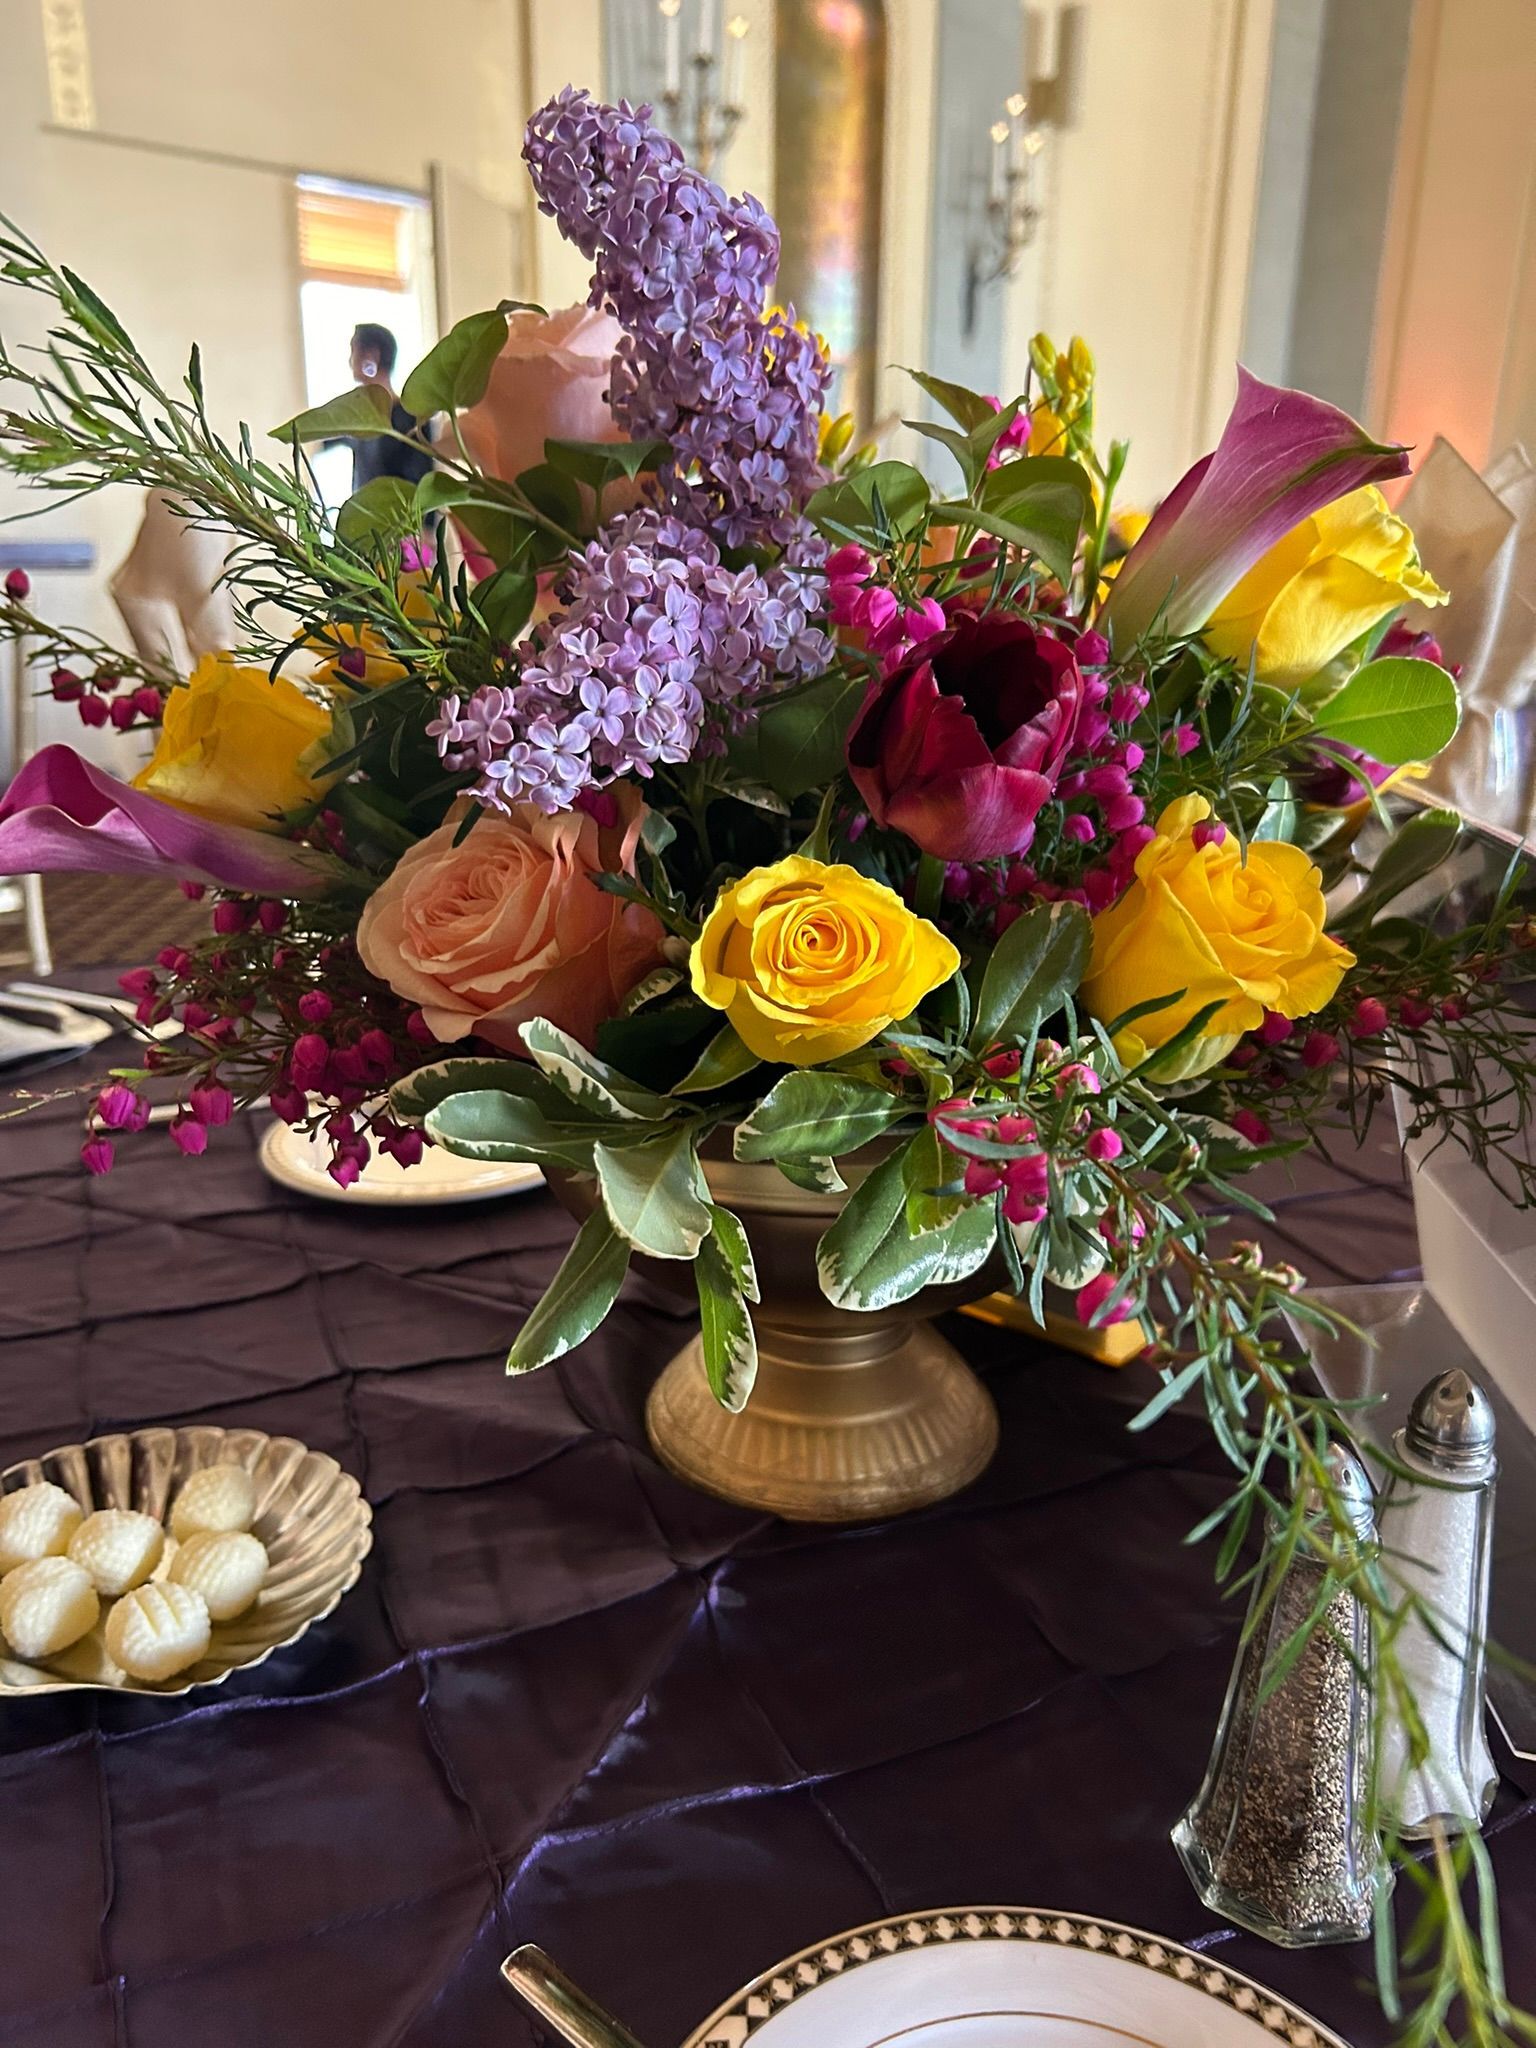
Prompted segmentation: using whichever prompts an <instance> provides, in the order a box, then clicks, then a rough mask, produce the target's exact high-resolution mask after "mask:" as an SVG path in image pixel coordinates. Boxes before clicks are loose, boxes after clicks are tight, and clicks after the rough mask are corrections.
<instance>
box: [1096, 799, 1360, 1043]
mask: <svg viewBox="0 0 1536 2048" xmlns="http://www.w3.org/2000/svg"><path fill="white" fill-rule="evenodd" d="M1210 815H1211V807H1210V805H1209V804H1208V803H1207V802H1206V800H1205V798H1204V797H1203V796H1185V797H1180V798H1179V800H1178V801H1177V802H1176V803H1171V804H1169V806H1168V807H1167V809H1166V810H1165V811H1164V812H1163V815H1162V816H1161V817H1160V818H1159V819H1158V821H1157V837H1156V838H1155V839H1154V840H1153V841H1152V843H1151V844H1150V845H1149V846H1146V847H1143V849H1142V851H1141V852H1140V854H1138V856H1137V859H1136V879H1135V881H1134V882H1132V884H1131V886H1130V888H1129V889H1127V890H1126V892H1125V894H1124V895H1123V896H1122V897H1121V898H1120V901H1119V902H1118V903H1116V904H1114V905H1112V906H1111V908H1110V909H1108V910H1105V911H1102V912H1101V913H1100V915H1099V916H1097V917H1096V918H1095V919H1094V920H1093V956H1092V958H1091V960H1090V961H1089V964H1088V974H1087V978H1086V979H1085V980H1084V982H1083V991H1082V993H1083V1000H1084V1002H1085V1003H1086V1004H1087V1006H1088V1008H1089V1009H1090V1010H1091V1011H1092V1013H1093V1014H1094V1016H1096V1017H1098V1018H1100V1019H1101V1020H1103V1021H1104V1022H1105V1023H1113V1022H1114V1020H1115V1018H1116V1017H1120V1016H1123V1015H1124V1014H1125V1012H1126V1011H1127V1010H1130V1009H1134V1007H1135V1006H1136V1004H1138V1003H1144V1002H1149V1001H1150V1000H1151V999H1152V998H1153V997H1154V996H1164V995H1172V994H1174V992H1175V991H1176V990H1178V989H1183V991H1184V993H1183V995H1182V996H1180V998H1179V1000H1178V1001H1177V1002H1175V1003H1170V1004H1169V1005H1168V1007H1167V1008H1166V1009H1163V1010H1154V1011H1153V1012H1152V1013H1151V1015H1150V1016H1146V1017H1140V1018H1138V1019H1137V1020H1136V1022H1135V1024H1134V1025H1132V1026H1129V1027H1128V1028H1127V1029H1126V1030H1124V1031H1122V1032H1121V1033H1120V1034H1119V1037H1118V1038H1117V1041H1116V1049H1117V1050H1118V1051H1119V1053H1120V1056H1121V1058H1122V1059H1124V1060H1125V1061H1127V1063H1134V1062H1135V1061H1137V1060H1139V1059H1142V1058H1144V1057H1145V1055H1146V1054H1147V1053H1148V1052H1149V1051H1150V1050H1152V1049H1153V1048H1154V1047H1156V1046H1159V1045H1165V1044H1166V1043H1167V1042H1168V1040H1169V1039H1170V1038H1172V1037H1173V1035H1174V1033H1175V1032H1177V1031H1180V1030H1182V1028H1183V1027H1184V1025H1186V1024H1187V1023H1188V1022H1189V1020H1190V1018H1191V1017H1193V1016H1194V1015H1195V1013H1196V1011H1197V1010H1203V1009H1204V1008H1205V1006H1206V1004H1207V1003H1213V1002H1219V1003H1220V1004H1221V1008H1220V1009H1219V1010H1218V1011H1217V1012H1216V1014H1215V1016H1213V1017H1212V1018H1211V1019H1210V1021H1209V1022H1208V1023H1207V1024H1206V1026H1205V1028H1204V1030H1203V1031H1202V1032H1201V1033H1200V1036H1199V1038H1198V1039H1197V1040H1196V1042H1195V1044H1194V1045H1193V1046H1191V1047H1190V1048H1189V1051H1188V1052H1187V1053H1186V1054H1185V1055H1183V1056H1182V1057H1181V1058H1179V1060H1178V1066H1177V1076H1175V1074H1173V1073H1169V1074H1165V1075H1163V1076H1162V1077H1161V1078H1163V1079H1165V1080H1171V1079H1174V1078H1176V1077H1183V1076H1186V1075H1189V1074H1197V1073H1203V1072H1204V1071H1205V1069H1206V1068H1207V1067H1213V1066H1215V1065H1216V1064H1217V1062H1218V1061H1219V1060H1222V1059H1225V1057H1226V1055H1227V1054H1228V1053H1229V1052H1230V1051H1231V1050H1232V1047H1233V1046H1234V1045H1235V1044H1236V1043H1237V1040H1238V1039H1239V1037H1241V1035H1242V1034H1243V1032H1245V1031H1252V1030H1254V1029H1255V1028H1256V1027H1257V1026H1258V1025H1259V1024H1261V1023H1262V1022H1263V1020H1264V1012H1265V1011H1266V1010H1278V1011H1279V1013H1280V1015H1281V1016H1282V1017H1305V1016H1306V1015H1308V1014H1309V1012H1311V1011H1313V1010H1318V1009H1321V1008H1322V1006H1323V1004H1324V1003H1326V1002H1327V1001H1328V1000H1329V998H1330V997H1331V996H1332V995H1333V993H1334V991H1335V989H1337V987H1338V985H1339V983H1340V981H1342V980H1343V978H1344V974H1345V971H1346V969H1348V968H1350V967H1353V966H1354V964H1355V956H1354V954H1353V953H1351V952H1350V951H1349V950H1348V949H1347V948H1346V947H1344V946H1341V945H1340V944H1339V942H1338V941H1337V939H1330V938H1329V937H1328V935H1327V933H1326V932H1325V931H1324V930H1323V919H1324V916H1325V907H1324V903H1323V890H1322V877H1321V876H1320V875H1319V873H1318V871H1317V869H1316V868H1315V867H1314V866H1313V864H1312V862H1311V861H1310V860H1309V859H1308V858H1307V856H1306V855H1305V854H1304V853H1303V852H1302V850H1301V848H1300V847H1298V846H1290V845H1288V844H1286V843H1285V842H1283V841H1281V840H1276V839H1255V840H1251V841H1250V842H1249V846H1248V858H1247V860H1246V861H1244V860H1243V858H1242V854H1241V851H1240V849H1239V847H1238V844H1237V840H1236V839H1235V837H1234V836H1233V835H1232V834H1231V833H1225V834H1224V835H1223V836H1221V837H1220V838H1219V839H1218V838H1217V837H1216V836H1215V832H1214V831H1211V830H1208V831H1207V832H1206V833H1202V834H1200V835H1199V839H1198V840H1197V837H1196V828H1197V827H1198V826H1200V825H1202V824H1204V823H1205V821H1206V820H1207V819H1208V818H1209V817H1210ZM1219 830H1220V828H1219V827H1218V828H1215V831H1219Z"/></svg>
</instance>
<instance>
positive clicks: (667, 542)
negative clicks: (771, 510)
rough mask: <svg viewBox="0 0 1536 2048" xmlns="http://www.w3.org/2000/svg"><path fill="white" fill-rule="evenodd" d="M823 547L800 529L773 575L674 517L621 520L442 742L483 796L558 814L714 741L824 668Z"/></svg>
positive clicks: (452, 713)
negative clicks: (509, 666) (765, 697)
mask: <svg viewBox="0 0 1536 2048" xmlns="http://www.w3.org/2000/svg"><path fill="white" fill-rule="evenodd" d="M820 553H821V549H820V543H819V541H818V540H817V539H816V538H815V536H813V535H809V534H806V533H803V532H801V531H800V530H799V529H798V528H797V529H796V531H795V533H794V536H793V544H792V546H791V547H790V548H789V549H788V550H786V554H785V556H784V559H783V560H781V561H780V562H777V563H775V564H774V565H773V566H772V567H771V568H769V569H758V568H755V567H752V566H751V565H748V566H746V567H743V568H740V569H731V568H728V567H726V565H725V564H724V563H723V562H722V560H721V558H720V550H719V548H718V547H717V546H716V545H715V543H714V541H713V540H712V539H711V538H710V537H709V535H708V534H706V533H703V532H701V531H699V530H698V529H697V528H695V527H691V526H688V525H687V524H685V523H684V522H683V521H682V520H680V519H677V518H674V517H672V516H671V515H670V514H665V513H661V512H658V511H656V510H654V509H650V508H647V509H643V510H641V511H637V512H631V513H629V514H627V515H626V516H625V517H623V518H621V519H618V520H615V521H613V522H611V523H610V524H609V525H608V527H606V528H605V529H604V531H603V533H601V534H600V535H599V536H598V538H597V539H596V540H594V541H592V542H591V543H590V544H589V545H588V546H587V547H586V548H585V549H584V550H583V551H582V552H581V553H580V554H579V555H573V556H572V558H571V561H572V570H571V575H570V578H569V588H568V600H567V603H566V606H565V609H564V610H563V611H562V612H561V613H560V614H559V615H558V616H557V617H556V618H555V619H554V620H552V621H551V622H550V623H549V624H548V625H547V626H545V627H543V628H542V629H541V630H540V631H539V632H538V633H537V634H535V635H533V636H531V637H530V638H529V639H528V640H526V641H524V642H523V643H522V645H521V646H520V647H519V649H518V650H517V652H518V658H519V663H520V668H521V674H520V678H519V680H518V681H517V682H515V683H513V684H510V685H508V686H505V687H502V686H498V685H495V684H490V685H487V686H485V687H484V688H482V689H479V690H477V691H476V692H475V693H474V695H473V696H472V697H471V698H470V699H469V701H468V702H467V703H464V702H462V701H461V700H460V699H459V698H458V697H454V696H447V697H444V698H442V699H441V701H440V704H439V707H438V716H437V718H436V719H434V720H433V722H432V725H431V726H430V727H429V730H430V731H431V733H432V735H433V737H434V738H435V739H436V741H437V745H438V751H439V752H440V753H441V755H442V757H443V760H444V762H445V763H446V764H447V765H448V766H450V767H453V768H459V769H463V768H473V769H475V770H477V771H478V780H477V782H476V784H475V786H474V794H475V795H476V796H477V797H478V798H479V799H480V801H481V802H482V803H487V804H491V805H494V806H495V807H496V808H498V809H507V808H509V807H510V806H511V805H513V804H516V803H522V802H527V803H532V804H535V805H536V806H537V807H538V808H539V809H540V810H542V811H545V812H549V813H553V812H555V811H562V810H567V809H569V807H570V805H571V804H572V803H574V801H575V800H576V798H577V797H578V796H579V795H580V794H581V792H582V791H583V790H584V789H591V788H599V787H601V786H602V785H603V784H604V783H607V782H610V781H612V780H613V779H614V777H615V776H619V775H626V774H635V775H640V776H648V775H650V774H651V773H652V772H653V770H654V769H655V767H656V766H657V765H658V764H660V763H665V762H681V761H686V760H688V759H690V758H691V757H692V756H693V755H695V754H696V753H698V752H700V751H710V750H712V749H718V748H719V747H720V746H722V745H723V743H724V736H725V733H726V732H727V731H728V730H729V729H731V728H732V727H733V726H734V725H735V724H736V723H737V722H738V721H739V720H740V718H741V717H742V715H743V714H744V713H745V712H746V710H747V709H748V707H749V706H750V705H751V704H752V703H753V702H754V701H755V700H756V699H757V698H758V697H760V696H761V695H762V694H763V693H764V692H765V691H767V690H769V689H770V688H772V687H773V686H774V684H775V683H776V682H778V681H781V680H782V681H789V680H798V679H800V678H803V677H807V676H813V675H818V674H820V672H821V671H822V669H824V668H825V667H826V666H827V663H828V661H829V660H830V658H831V652H832V647H831V642H830V640H829V639H828V637H827V635H826V634H825V633H824V632H823V631H822V630H821V628H820V626H819V625H818V624H817V623H816V621H817V619H818V618H819V616H820V613H821V609H822V602H823V598H824V594H825V580H824V578H823V577H822V576H821V575H820V573H819V556H820ZM711 712H714V713H716V714H717V715H716V716H715V717H714V718H711V717H710V713H711Z"/></svg>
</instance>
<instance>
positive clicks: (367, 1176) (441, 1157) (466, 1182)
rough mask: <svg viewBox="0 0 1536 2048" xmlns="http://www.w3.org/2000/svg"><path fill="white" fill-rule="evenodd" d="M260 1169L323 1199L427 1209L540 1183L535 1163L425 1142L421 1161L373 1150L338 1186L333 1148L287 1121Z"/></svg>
mask: <svg viewBox="0 0 1536 2048" xmlns="http://www.w3.org/2000/svg"><path fill="white" fill-rule="evenodd" d="M257 1156H258V1158H259V1159H260V1161H261V1165H262V1169H263V1171H264V1172H265V1173H266V1174H267V1175H268V1176H269V1177H270V1178H271V1179H272V1180H275V1181H276V1182H277V1183H278V1185H279V1187H285V1188H293V1189H294V1190H295V1191H296V1192H297V1193H298V1194H301V1195H314V1196H317V1197H318V1199H319V1200H320V1201H322V1202H349V1203H351V1204H352V1206H353V1207H354V1208H355V1207H356V1206H357V1205H358V1204H359V1203H370V1202H371V1203H375V1204H378V1205H380V1206H385V1207H388V1208H392V1209H420V1208H431V1207H435V1206H436V1205H437V1204H439V1203H442V1202H488V1201H490V1200H491V1198H492V1197H493V1196H495V1195H520V1194H524V1193H526V1191H527V1190H528V1189H529V1188H538V1187H542V1186H543V1185H544V1176H543V1174H542V1173H540V1171H539V1169H538V1168H537V1167H536V1166H524V1165H520V1164H518V1162H517V1161H515V1160H505V1161H503V1160H484V1159H462V1158H460V1156H459V1155H458V1153H456V1152H445V1151H444V1150H443V1148H442V1147H441V1145H429V1146H428V1147H427V1150H426V1152H425V1153H424V1154H423V1156H422V1159H421V1162H420V1164H419V1165H416V1166H411V1167H405V1166H400V1165H398V1164H397V1163H396V1161H395V1160H393V1159H391V1158H389V1157H388V1155H387V1154H385V1153H382V1152H375V1153H374V1155H373V1157H372V1158H371V1159H370V1160H369V1162H368V1164H367V1165H366V1166H365V1167H364V1168H363V1171H362V1173H361V1175H360V1176H359V1178H358V1179H357V1180H355V1181H354V1182H353V1183H352V1185H351V1187H349V1188H342V1187H338V1186H337V1185H336V1183H335V1181H333V1180H332V1179H331V1176H330V1174H329V1172H328V1171H327V1170H326V1169H327V1168H328V1166H329V1165H330V1158H331V1148H330V1146H329V1144H328V1143H327V1142H326V1140H325V1139H324V1138H312V1137H311V1136H310V1135H309V1133H308V1132H307V1131H298V1130H295V1129H294V1128H293V1127H292V1125H291V1124H283V1123H274V1124H273V1125H272V1126H271V1127H270V1128H269V1130H268V1131H267V1132H266V1135H265V1136H264V1137H263V1138H262V1141H261V1149H260V1151H259V1153H258V1155H257Z"/></svg>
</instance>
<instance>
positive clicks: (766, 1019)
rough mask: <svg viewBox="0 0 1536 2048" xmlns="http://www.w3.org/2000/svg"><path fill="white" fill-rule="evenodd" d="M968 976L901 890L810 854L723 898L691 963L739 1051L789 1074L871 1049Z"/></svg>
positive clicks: (748, 879) (754, 876)
mask: <svg viewBox="0 0 1536 2048" xmlns="http://www.w3.org/2000/svg"><path fill="white" fill-rule="evenodd" d="M959 964H960V955H959V954H958V953H957V952H956V951H955V949H954V947H953V946H952V945H951V944H950V943H949V941H948V939H946V938H945V937H944V935H943V933H942V932H940V931H938V930H937V929H936V928H935V927H934V926H933V925H931V924H929V922H928V921H927V919H926V918H922V917H917V916H915V915H914V914H913V912H912V911H910V910H908V908H907V906H906V904H905V903H903V902H902V900H901V898H900V897H899V896H898V895H897V894H896V893H895V891H894V890H892V889H887V888H886V887H885V886H884V884H883V883H880V882H872V881H871V880H870V879H869V877H868V876H867V875H861V874H860V873H859V872H858V870H857V869H856V868H848V867H827V866H825V865H824V864H823V863H822V862H821V861H819V860H807V859H805V857H804V856H803V855H801V854H791V855H790V856H789V858H788V859H787V860H780V861H775V862H774V864H773V866H772V867H766V868H754V869H753V870H752V872H751V873H750V874H748V875H743V876H742V878H741V880H740V881H739V882H733V883H732V884H731V885H730V887H729V888H727V889H723V890H722V891H721V893H720V897H719V900H718V901H717V902H716V904H715V907H714V909H713V910H712V911H711V912H710V913H709V916H708V917H707V918H706V919H705V922H704V929H703V931H702V932H700V934H699V936H698V938H697V939H696V940H695V942H694V946H693V952H692V955H691V957H690V962H689V965H690V967H691V970H692V976H693V986H694V990H695V992H696V993H697V994H698V995H699V996H701V997H702V998H703V1000H704V1001H705V1002H706V1003H708V1004H709V1005H710V1007H711V1008H712V1009H715V1010H724V1012H725V1013H726V1016H727V1017H728V1018H729V1019H730V1021H731V1023H732V1024H733V1025H734V1026H735V1027H736V1032H737V1035H738V1036H739V1037H740V1039H741V1040H742V1043H743V1044H744V1045H746V1046H747V1048H748V1049H749V1050H750V1051H752V1052H755V1053H756V1054H757V1056H758V1058H759V1059H764V1060H774V1061H778V1062H781V1063H783V1064H784V1065H786V1066H791V1067H814V1066H817V1065H819V1064H820V1062H821V1061H823V1060H834V1059H837V1058H838V1057H839V1056H840V1055H841V1054H843V1053H845V1052H852V1051H854V1049H855V1048H856V1047H858V1046H861V1045H867V1044H868V1043H869V1041H870V1039H872V1038H875V1037H877V1036H878V1035H879V1033H880V1032H882V1031H883V1030H884V1029H885V1027H886V1025H887V1024H892V1023H895V1022H896V1021H897V1020H898V1019H899V1018H902V1017H908V1016H910V1015H911V1013H912V1012H913V1010H915V1009H916V1007H917V1005H918V1004H919V1003H920V1002H921V1001H922V999H923V997H924V996H925V995H927V994H928V993H929V991H930V990H931V989H935V988H937V987H938V986H939V984H940V983H941V982H945V981H948V979H949V977H950V976H951V975H952V974H953V973H954V971H955V969H956V968H957V967H958V966H959Z"/></svg>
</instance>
